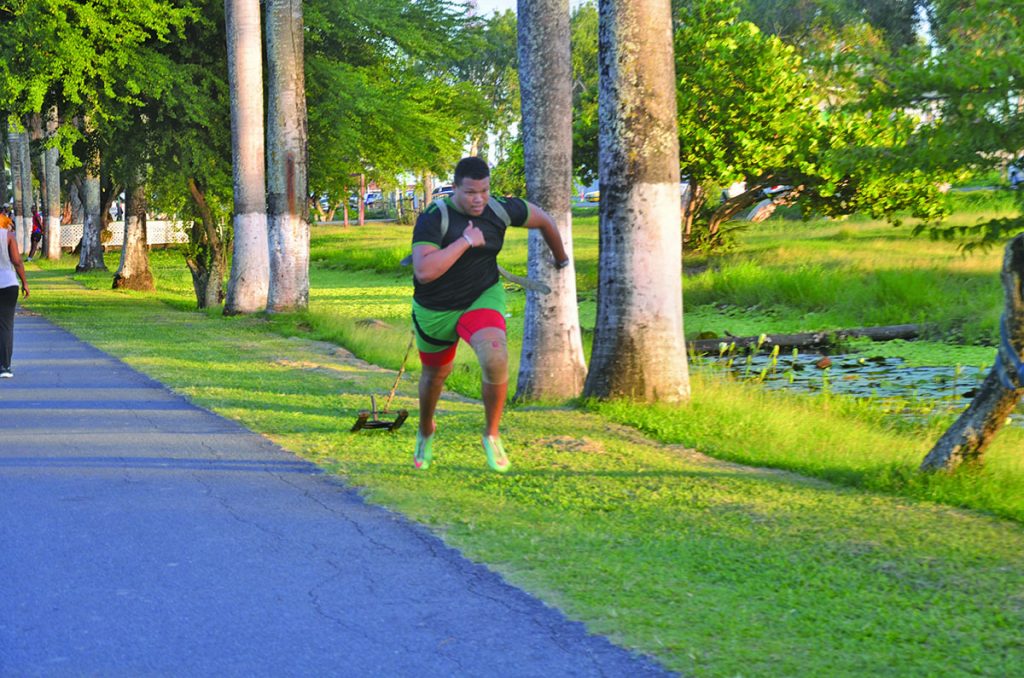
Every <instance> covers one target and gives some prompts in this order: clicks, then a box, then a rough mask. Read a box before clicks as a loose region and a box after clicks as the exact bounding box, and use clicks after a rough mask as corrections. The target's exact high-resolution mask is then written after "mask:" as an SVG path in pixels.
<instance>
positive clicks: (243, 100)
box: [224, 0, 270, 315]
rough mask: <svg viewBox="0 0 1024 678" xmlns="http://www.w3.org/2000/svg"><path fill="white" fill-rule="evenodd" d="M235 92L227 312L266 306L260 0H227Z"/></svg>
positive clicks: (230, 72) (230, 80) (230, 76)
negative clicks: (232, 189)
mask: <svg viewBox="0 0 1024 678" xmlns="http://www.w3.org/2000/svg"><path fill="white" fill-rule="evenodd" d="M224 14H225V19H226V25H227V40H228V83H229V87H230V91H231V149H232V153H231V154H232V168H233V175H234V188H235V206H234V217H233V227H234V245H233V248H234V249H233V256H232V261H231V279H230V280H229V281H228V295H227V299H226V300H225V302H224V313H225V314H228V315H231V314H235V313H256V312H259V311H263V310H264V309H266V307H267V292H268V289H269V286H270V252H269V249H268V247H269V246H268V244H267V186H266V155H265V153H264V135H263V34H262V32H261V30H260V3H259V0H224Z"/></svg>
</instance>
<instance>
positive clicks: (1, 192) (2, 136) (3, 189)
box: [0, 115, 11, 205]
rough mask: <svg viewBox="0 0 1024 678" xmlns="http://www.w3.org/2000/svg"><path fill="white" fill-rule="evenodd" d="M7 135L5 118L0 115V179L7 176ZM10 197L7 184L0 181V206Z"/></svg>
mask: <svg viewBox="0 0 1024 678" xmlns="http://www.w3.org/2000/svg"><path fill="white" fill-rule="evenodd" d="M7 133H8V123H7V116H4V115H0V177H5V176H7V153H8V151H9V147H10V145H9V144H8V142H7ZM10 197H11V196H10V195H9V194H8V192H7V182H6V181H0V205H6V204H7V201H8V200H10Z"/></svg>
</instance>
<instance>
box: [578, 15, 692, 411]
mask: <svg viewBox="0 0 1024 678" xmlns="http://www.w3.org/2000/svg"><path fill="white" fill-rule="evenodd" d="M670 4H671V2H670V0H601V1H600V3H599V17H600V29H599V40H598V47H599V63H600V73H601V75H600V95H599V106H598V110H599V112H598V120H599V127H600V149H601V150H600V159H599V165H600V169H599V175H600V184H601V207H600V219H601V226H600V257H599V281H598V308H597V325H596V327H595V328H594V344H593V351H592V353H591V359H590V371H589V373H588V375H587V383H586V387H585V389H584V394H585V395H587V396H591V397H598V398H608V397H625V398H634V399H637V400H643V401H648V402H653V401H660V402H671V403H674V402H682V401H686V400H687V399H688V398H689V395H690V379H689V371H688V367H687V362H686V346H685V343H684V338H683V303H682V282H681V278H682V263H681V261H680V256H679V254H680V251H681V245H682V243H681V235H680V228H679V226H680V224H679V138H678V135H677V129H676V125H677V122H676V98H675V96H676V95H675V92H676V88H675V64H674V57H673V51H672V15H671V8H670Z"/></svg>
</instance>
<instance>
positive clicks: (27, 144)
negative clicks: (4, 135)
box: [20, 131, 35, 254]
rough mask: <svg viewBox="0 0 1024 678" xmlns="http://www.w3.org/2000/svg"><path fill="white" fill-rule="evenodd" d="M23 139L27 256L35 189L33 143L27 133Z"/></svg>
mask: <svg viewBox="0 0 1024 678" xmlns="http://www.w3.org/2000/svg"><path fill="white" fill-rule="evenodd" d="M21 137H22V141H21V163H20V168H21V187H22V191H21V213H22V215H23V217H22V219H23V221H22V224H23V228H22V229H21V251H22V254H27V253H28V251H29V250H30V249H31V248H32V205H33V198H34V197H35V196H34V190H35V189H34V188H33V187H32V143H31V141H30V139H29V134H28V132H27V131H26V132H22V135H21Z"/></svg>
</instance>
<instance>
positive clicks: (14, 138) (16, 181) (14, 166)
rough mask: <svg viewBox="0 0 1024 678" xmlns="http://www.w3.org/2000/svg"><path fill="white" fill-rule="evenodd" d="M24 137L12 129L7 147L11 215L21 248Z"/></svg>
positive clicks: (8, 136)
mask: <svg viewBox="0 0 1024 678" xmlns="http://www.w3.org/2000/svg"><path fill="white" fill-rule="evenodd" d="M21 138H22V135H21V133H19V132H18V131H16V130H14V129H11V130H10V131H8V133H7V147H8V148H9V149H10V151H11V192H12V193H13V194H14V196H13V197H14V210H13V212H12V214H11V221H13V222H14V228H15V230H16V235H17V240H18V247H19V248H21V238H22V233H23V232H24V216H25V215H24V214H23V212H22V210H23V209H24V207H25V206H24V203H22V201H21V191H22V186H21V183H22V182H21V157H22V155H21V143H22V140H21Z"/></svg>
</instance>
